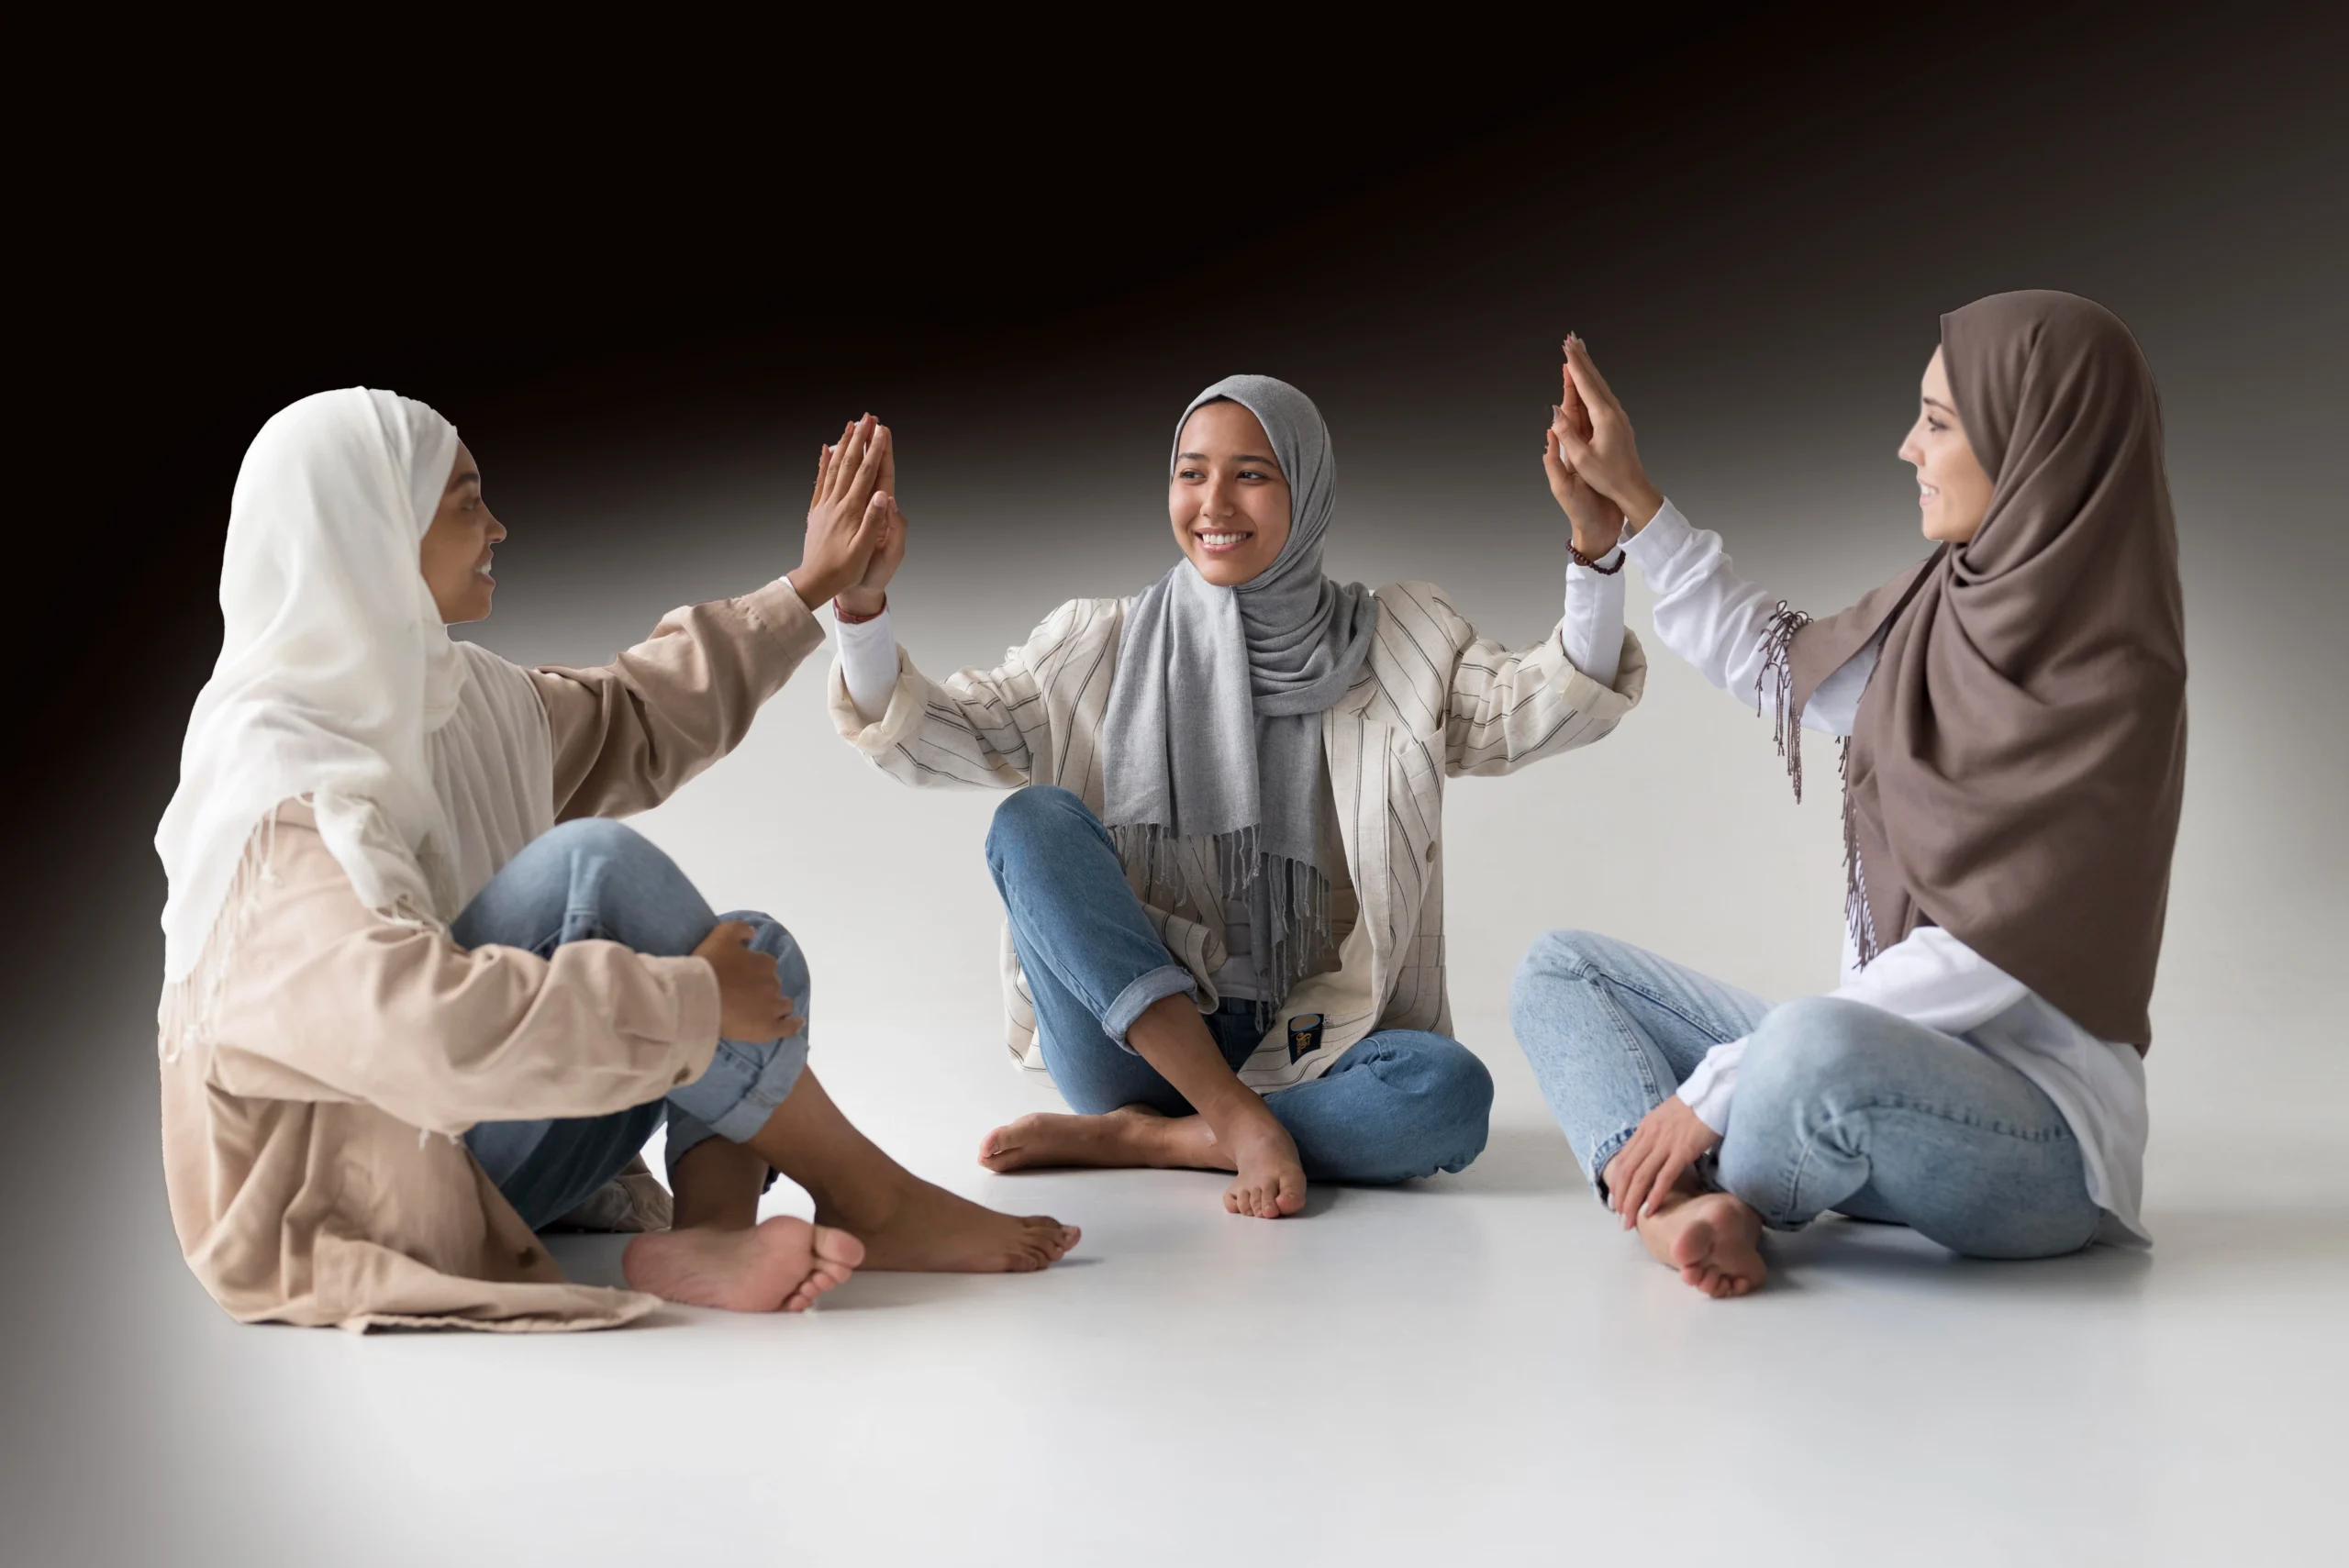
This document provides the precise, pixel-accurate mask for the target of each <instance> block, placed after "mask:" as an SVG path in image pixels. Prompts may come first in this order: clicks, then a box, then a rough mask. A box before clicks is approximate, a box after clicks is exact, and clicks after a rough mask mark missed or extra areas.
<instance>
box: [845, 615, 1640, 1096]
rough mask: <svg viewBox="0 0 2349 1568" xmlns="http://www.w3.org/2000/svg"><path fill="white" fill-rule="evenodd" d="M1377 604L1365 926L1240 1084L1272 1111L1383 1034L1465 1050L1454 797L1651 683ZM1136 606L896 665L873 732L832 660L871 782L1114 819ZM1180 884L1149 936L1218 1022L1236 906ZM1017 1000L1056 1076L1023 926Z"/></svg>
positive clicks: (1353, 766) (1348, 772)
mask: <svg viewBox="0 0 2349 1568" xmlns="http://www.w3.org/2000/svg"><path fill="white" fill-rule="evenodd" d="M1377 598H1378V603H1379V606H1380V615H1379V617H1378V634H1377V638H1376V639H1375V641H1374V642H1373V644H1372V647H1371V652H1370V657H1369V658H1368V659H1366V660H1364V663H1363V669H1362V673H1361V674H1360V675H1359V676H1357V677H1356V678H1355V680H1354V683H1353V685H1352V686H1351V687H1349V688H1348V689H1347V691H1346V694H1345V695H1343V696H1342V697H1341V698H1340V699H1339V700H1338V702H1337V703H1336V704H1335V705H1334V706H1331V707H1330V709H1329V711H1328V712H1326V713H1325V714H1323V715H1322V718H1321V744H1322V748H1323V751H1325V752H1326V754H1327V756H1328V759H1329V765H1330V787H1331V791H1332V794H1333V796H1334V798H1335V799H1336V801H1337V805H1338V819H1339V828H1340V832H1341V836H1342V837H1343V839H1344V841H1345V849H1346V866H1347V870H1348V872H1349V873H1350V874H1351V875H1352V878H1353V890H1354V895H1355V898H1356V900H1357V914H1356V917H1355V918H1354V920H1353V927H1352V929H1351V930H1349V931H1347V932H1346V933H1345V935H1344V937H1343V940H1341V944H1340V948H1339V963H1338V967H1337V968H1336V969H1335V970H1333V971H1331V972H1330V973H1325V974H1318V975H1313V976H1310V977H1308V979H1306V980H1305V981H1303V982H1302V983H1300V984H1298V986H1297V988H1296V990H1294V991H1293V992H1291V993H1290V995H1288V997H1287V999H1286V1001H1285V1002H1284V1004H1283V1005H1282V1007H1281V1019H1282V1021H1280V1022H1277V1023H1276V1025H1275V1028H1274V1029H1272V1030H1271V1031H1270V1032H1269V1033H1268V1034H1267V1035H1266V1036H1265V1037H1264V1043H1263V1044H1262V1045H1260V1046H1259V1047H1258V1048H1257V1051H1256V1052H1255V1054H1254V1055H1253V1056H1252V1057H1250V1058H1249V1060H1248V1061H1247V1062H1245V1063H1244V1064H1243V1065H1242V1066H1241V1073H1240V1076H1241V1080H1242V1081H1243V1082H1245V1083H1246V1084H1249V1086H1250V1087H1252V1088H1254V1089H1256V1090H1258V1091H1259V1092H1264V1091H1268V1090H1271V1089H1276V1088H1284V1087H1286V1086H1287V1085H1289V1084H1297V1083H1301V1082H1303V1081H1304V1080H1306V1079H1308V1078H1313V1077H1318V1076H1319V1075H1320V1074H1321V1073H1326V1072H1327V1071H1329V1069H1330V1066H1331V1064H1332V1063H1334V1062H1336V1061H1337V1059H1338V1058H1339V1057H1340V1056H1341V1054H1343V1053H1344V1051H1346V1049H1347V1048H1348V1047H1350V1046H1352V1045H1353V1044H1354V1043H1355V1042H1356V1041H1358V1040H1362V1039H1363V1038H1364V1036H1366V1035H1368V1034H1370V1033H1371V1032H1373V1031H1374V1030H1375V1029H1429V1030H1432V1031H1434V1032H1437V1033H1449V1032H1450V1030H1451V1024H1452V1006H1451V1001H1450V999H1449V997H1448V996H1447V995H1445V991H1444V951H1443V862H1442V853H1441V850H1440V846H1441V844H1442V837H1443V785H1444V780H1445V779H1446V778H1447V777H1449V776H1451V775H1453V774H1457V773H1474V774H1486V773H1508V772H1510V771H1511V770H1513V769H1516V768H1519V767H1522V766H1523V765H1524V764H1526V763H1528V762H1532V761H1534V760H1535V759H1537V758H1541V757H1547V756H1550V755H1553V753H1556V752H1560V751H1571V750H1573V749H1574V748H1575V747H1577V746H1586V745H1588V744H1589V743H1590V742H1592V741H1594V740H1598V739H1599V738H1601V737H1602V736H1604V735H1606V734H1607V733H1608V732H1609V730H1611V729H1613V728H1615V726H1616V725H1617V724H1618V723H1620V722H1621V720H1622V717H1623V715H1624V714H1626V713H1627V712H1629V711H1630V710H1631V707H1632V706H1633V705H1634V704H1636V703H1637V702H1638V701H1639V700H1640V694H1641V691H1642V688H1643V687H1644V685H1645V684H1646V681H1647V659H1646V657H1645V655H1644V654H1643V653H1642V651H1641V650H1640V644H1639V640H1638V639H1637V638H1635V637H1633V636H1632V635H1631V633H1630V632H1629V631H1626V632H1625V633H1624V634H1623V655H1622V662H1621V665H1620V670H1619V672H1618V673H1617V676H1616V681H1615V686H1614V689H1613V690H1611V691H1610V690H1609V689H1608V688H1607V687H1605V686H1602V685H1600V684H1598V682H1596V681H1594V680H1592V679H1591V678H1590V677H1589V676H1587V675H1586V674H1584V673H1582V672H1581V671H1579V670H1577V669H1575V667H1574V665H1573V664H1571V663H1570V662H1568V661H1567V659H1566V655H1565V643H1564V636H1563V632H1562V629H1553V631H1552V632H1551V634H1550V635H1549V636H1548V637H1547V638H1545V639H1542V641H1541V642H1538V643H1536V644H1535V645H1534V646H1532V647H1531V648H1529V649H1525V650H1523V651H1519V652H1511V651H1508V650H1507V649H1504V648H1502V647H1500V646H1499V645H1498V644H1497V643H1494V642H1492V641H1489V640H1486V639H1481V638H1479V637H1477V635H1476V632H1475V628H1473V627H1471V626H1470V625H1469V624H1468V622H1467V621H1466V620H1464V619H1463V618H1462V617H1461V616H1460V614H1459V612H1458V611H1456V610H1454V609H1453V607H1452V606H1451V604H1450V603H1449V602H1448V601H1447V600H1446V599H1445V598H1444V596H1443V592H1442V590H1441V589H1439V588H1436V587H1434V586H1433V585H1431V584H1426V583H1397V584H1389V585H1388V586H1386V587H1384V588H1381V589H1379V590H1378V591H1377ZM1131 603H1132V601H1131V600H1130V599H1073V600H1071V601H1070V602H1069V603H1067V604H1065V605H1063V606H1061V607H1060V608H1059V609H1057V610H1055V611H1053V612H1052V616H1051V617H1050V618H1049V619H1047V620H1046V621H1045V622H1044V624H1043V625H1041V626H1040V627H1038V628H1036V631H1035V634H1034V635H1033V636H1032V637H1030V639H1028V642H1027V644H1026V645H1025V646H1024V647H1020V648H1014V649H1011V650H1009V651H1007V652H1006V653H1005V655H1004V662H1003V664H1002V665H1001V667H1000V668H997V669H995V670H986V671H982V670H963V671H961V672H959V673H956V674H953V675H951V676H949V677H948V678H947V679H946V680H945V682H944V683H942V684H941V683H939V682H936V681H932V680H930V678H929V677H928V676H926V675H924V674H923V673H921V672H920V671H918V670H917V669H915V668H914V665H913V662H912V661H911V660H910V659H908V658H907V656H906V651H905V649H904V648H903V647H902V646H900V647H899V648H898V650H897V684H896V687H895V689H894V690H892V692H891V693H890V695H889V706H888V708H887V710H886V711H885V712H884V713H883V714H882V716H881V717H880V718H878V719H877V720H875V721H874V722H873V723H871V724H866V723H865V722H864V721H863V717H861V716H860V715H859V714H858V712H857V709H856V706H855V704H854V703H852V701H850V699H849V695H848V688H847V684H846V683H845V682H844V681H843V680H842V678H841V670H840V666H839V663H838V662H837V660H836V661H835V662H834V664H833V667H832V673H831V681H830V705H831V713H832V721H833V723H834V724H835V725H836V726H837V727H838V728H839V729H840V732H841V736H842V737H843V738H844V739H846V740H848V741H849V743H850V744H851V745H852V746H854V747H855V748H856V749H857V750H858V751H862V752H863V754H864V755H865V756H866V757H867V758H868V759H869V760H870V761H871V762H873V764H874V766H875V767H877V768H879V769H880V770H881V771H882V772H883V773H887V774H889V775H890V776H891V777H892V778H895V779H897V780H899V781H900V782H902V783H905V784H918V785H941V784H943V785H966V786H975V787H979V788H991V789H1017V788H1019V786H1021V785H1023V784H1057V785H1059V786H1060V787H1061V788H1063V789H1065V790H1068V791H1070V792H1072V793H1074V795H1078V796H1080V797H1081V798H1082V799H1083V800H1084V801H1085V805H1087V806H1091V807H1092V808H1093V810H1094V811H1095V812H1097V813H1098V812H1100V811H1101V810H1102V809H1103V806H1104V800H1105V795H1104V792H1103V781H1102V772H1101V752H1100V736H1101V718H1102V715H1103V714H1104V713H1105V712H1106V711H1107V710H1108V703H1109V684H1110V681H1111V678H1112V677H1113V676H1114V674H1115V673H1116V670H1117V664H1118V640H1119V633H1120V631H1121V629H1122V628H1123V627H1124V624H1125V615H1126V609H1127V606H1129V605H1130V604H1131ZM1179 879H1180V881H1181V883H1182V895H1181V896H1180V897H1178V898H1177V899H1176V900H1175V906H1174V907H1172V908H1163V907H1157V906H1152V907H1150V911H1149V912H1150V918H1151V921H1152V925H1154V926H1155V927H1156V928H1157V929H1158V931H1159V934H1160V936H1161V937H1162V938H1163V940H1164V941H1165V943H1166V947H1167V951H1170V952H1172V953H1173V954H1174V955H1175V960H1176V962H1180V963H1181V964H1182V965H1183V966H1184V967H1185V968H1186V969H1188V970H1189V971H1190V972H1191V973H1192V974H1193V975H1194V976H1195V977H1196V978H1197V981H1198V983H1199V995H1200V1001H1201V1005H1202V1006H1204V1007H1213V1006H1215V1005H1216V1003H1217V1000H1218V998H1217V995H1216V989H1215V985H1214V982H1213V979H1212V976H1213V975H1214V974H1215V973H1216V971H1217V970H1218V969H1219V968H1221V967H1222V965H1223V962H1224V960H1225V958H1226V956H1227V955H1226V953H1225V951H1224V944H1223V926H1222V907H1223V905H1222V901H1221V898H1220V897H1219V895H1218V893H1217V891H1216V882H1215V878H1214V877H1213V875H1212V868H1211V866H1210V865H1209V864H1208V857H1207V856H1206V854H1205V853H1204V851H1194V853H1193V855H1192V857H1191V858H1190V860H1189V861H1187V862H1186V863H1184V864H1182V865H1181V866H1180V868H1179ZM1340 914H1341V916H1342V914H1343V910H1342V907H1341V910H1340ZM1341 923H1342V922H1341ZM1003 990H1004V1007H1005V1011H1006V1014H1007V1015H1008V1018H1007V1022H1008V1028H1007V1031H1006V1043H1007V1044H1008V1045H1009V1047H1010V1048H1011V1053H1012V1055H1013V1056H1014V1057H1015V1058H1016V1059H1017V1060H1018V1061H1019V1063H1020V1064H1021V1065H1023V1066H1027V1067H1031V1068H1038V1069H1041V1068H1042V1066H1043V1065H1044V1062H1043V1055H1042V1053H1041V1051H1039V1050H1038V1049H1037V1047H1036V1020H1035V1011H1034V1008H1033V1007H1032V1006H1031V1005H1030V999H1029V994H1028V983H1027V978H1026V976H1025V975H1023V974H1022V973H1020V970H1019V955H1018V954H1017V953H1016V952H1015V951H1013V949H1012V944H1011V931H1010V927H1009V925H1008V923H1007V924H1006V925H1005V927H1004V931H1003ZM1298 1013H1320V1014H1322V1015H1323V1017H1324V1019H1325V1023H1324V1025H1323V1029H1322V1034H1321V1043H1320V1045H1319V1048H1318V1049H1316V1050H1313V1051H1307V1052H1305V1053H1303V1054H1302V1055H1294V1054H1293V1053H1292V1052H1291V1051H1290V1048H1289V1035H1288V1029H1287V1025H1286V1018H1289V1017H1292V1016H1294V1015H1296V1014H1298Z"/></svg>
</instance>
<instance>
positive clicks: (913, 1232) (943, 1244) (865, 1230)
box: [816, 1181, 1084, 1274]
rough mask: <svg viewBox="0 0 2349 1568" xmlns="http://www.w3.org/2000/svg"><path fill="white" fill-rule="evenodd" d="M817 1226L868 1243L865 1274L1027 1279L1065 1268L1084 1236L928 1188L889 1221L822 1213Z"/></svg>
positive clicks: (901, 1201) (909, 1192)
mask: <svg viewBox="0 0 2349 1568" xmlns="http://www.w3.org/2000/svg"><path fill="white" fill-rule="evenodd" d="M816 1218H817V1219H818V1221H820V1222H821V1223H824V1224H827V1225H838V1226H841V1227H842V1228H843V1229H853V1230H854V1231H855V1232H856V1233H857V1235H858V1236H859V1237H860V1238H862V1239H863V1242H864V1263H863V1266H864V1267H865V1268H867V1269H888V1270H897V1271H904V1272H907V1273H964V1274H995V1273H1030V1272H1032V1271H1034V1270H1036V1269H1041V1268H1049V1267H1050V1266H1051V1265H1052V1264H1054V1263H1057V1262H1060V1261H1061V1259H1062V1258H1063V1257H1065V1256H1067V1255H1068V1251H1069V1249H1070V1248H1072V1247H1074V1246H1075V1245H1076V1243H1077V1240H1078V1239H1079V1238H1080V1237H1082V1236H1083V1235H1084V1232H1083V1231H1081V1230H1079V1229H1077V1228H1076V1227H1075V1226H1074V1225H1063V1224H1062V1223H1061V1222H1060V1221H1059V1220H1057V1219H1054V1218H1051V1217H1050V1216H1049V1215H1041V1214H1030V1215H1013V1214H998V1213H996V1211H995V1210H994V1209H991V1208H986V1207H982V1206H981V1205H978V1204H975V1203H973V1202H972V1201H971V1200H970V1199H968V1198H964V1197H957V1196H955V1195H953V1194H952V1193H950V1192H948V1191H947V1190H946V1189H945V1188H943V1187H939V1186H932V1185H931V1184H930V1183H928V1182H920V1181H917V1182H915V1183H913V1184H911V1185H910V1186H909V1187H908V1188H907V1189H906V1190H905V1191H904V1192H903V1193H902V1194H901V1195H899V1196H898V1198H897V1201H896V1203H895V1204H894V1205H893V1206H891V1207H890V1210H889V1212H888V1213H887V1214H886V1215H885V1216H882V1217H879V1218H873V1219H867V1220H863V1221H861V1222H860V1221H859V1220H857V1219H854V1218H850V1217H848V1216H846V1215H841V1214H834V1213H828V1212H825V1211H823V1210H821V1209H819V1210H818V1212H817V1215H816Z"/></svg>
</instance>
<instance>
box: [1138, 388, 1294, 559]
mask: <svg viewBox="0 0 2349 1568" xmlns="http://www.w3.org/2000/svg"><path fill="white" fill-rule="evenodd" d="M1175 446H1176V449H1177V450H1176V451H1175V474H1174V477H1173V478H1172V479H1170V480H1169V481H1168V482H1167V484H1166V516H1167V517H1168V519H1169V520H1170V521H1172V522H1173V523H1174V525H1175V543H1177V544H1179V545H1181V546H1182V547H1183V553H1184V554H1185V555H1187V556H1189V557H1190V558H1191V564H1192V565H1193V566H1196V567H1197V568H1198V572H1199V575H1200V576H1202V577H1204V578H1206V579H1207V580H1208V582H1210V583H1212V584H1215V585H1216V586H1217V587H1219V588H1236V587H1238V586H1240V584H1242V583H1247V582H1252V581H1253V580H1254V579H1255V578H1256V577H1257V576H1258V575H1259V574H1260V573H1263V572H1264V569H1265V568H1266V567H1268V566H1270V565H1272V563H1273V562H1275V560H1277V559H1278V558H1279V556H1280V553H1281V546H1283V545H1285V544H1286V543H1287V542H1288V522H1289V495H1288V478H1287V476H1286V474H1284V473H1281V465H1280V464H1279V463H1277V462H1274V461H1273V455H1272V452H1273V443H1272V442H1271V441H1270V440H1269V439H1266V437H1265V435H1264V426H1263V425H1261V424H1259V423H1258V422H1257V419H1256V416H1254V415H1253V414H1251V413H1249V412H1248V410H1247V409H1246V408H1244V407H1242V406H1241V405H1239V404H1237V403H1210V404H1208V405H1207V406H1205V407H1203V408H1200V409H1198V410H1197V412H1195V413H1194V414H1192V416H1191V417H1190V418H1188V419H1187V420H1186V421H1184V424H1183V435H1182V439H1180V440H1178V441H1177V442H1176V443H1175Z"/></svg>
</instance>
